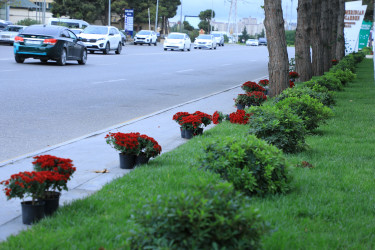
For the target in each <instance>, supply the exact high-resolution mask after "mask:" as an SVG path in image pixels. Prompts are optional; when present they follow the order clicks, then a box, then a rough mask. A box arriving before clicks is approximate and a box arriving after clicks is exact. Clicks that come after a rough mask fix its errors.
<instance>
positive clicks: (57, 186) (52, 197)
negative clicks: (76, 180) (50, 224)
mask: <svg viewBox="0 0 375 250" xmlns="http://www.w3.org/2000/svg"><path fill="white" fill-rule="evenodd" d="M34 160H35V161H33V162H32V164H33V165H34V170H35V171H37V172H41V171H50V172H53V173H58V174H59V175H55V174H49V175H48V177H49V178H48V179H47V180H46V183H45V184H46V185H45V189H44V192H43V194H42V196H41V197H40V198H39V199H40V200H42V201H44V202H45V214H46V215H51V214H53V213H54V212H55V211H56V210H57V209H58V207H59V199H60V195H61V193H60V192H61V191H62V190H68V187H67V182H68V180H70V178H71V176H72V174H73V173H74V172H75V171H76V168H75V167H73V163H72V160H71V159H65V158H60V157H56V156H52V155H39V156H35V157H34Z"/></svg>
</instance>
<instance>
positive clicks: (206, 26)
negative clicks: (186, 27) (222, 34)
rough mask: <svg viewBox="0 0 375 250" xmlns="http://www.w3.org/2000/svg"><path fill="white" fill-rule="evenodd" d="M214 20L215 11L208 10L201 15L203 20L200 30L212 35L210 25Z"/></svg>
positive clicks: (200, 23)
mask: <svg viewBox="0 0 375 250" xmlns="http://www.w3.org/2000/svg"><path fill="white" fill-rule="evenodd" d="M211 16H212V18H214V17H215V11H212V10H211V9H207V10H204V11H201V12H200V13H199V19H200V20H201V21H200V22H199V24H198V27H199V29H203V30H204V31H205V32H206V33H207V34H209V33H210V29H211V28H210V23H211Z"/></svg>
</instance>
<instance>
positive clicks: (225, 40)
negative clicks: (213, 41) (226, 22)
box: [224, 35, 229, 43]
mask: <svg viewBox="0 0 375 250" xmlns="http://www.w3.org/2000/svg"><path fill="white" fill-rule="evenodd" d="M224 42H225V43H228V42H229V38H228V36H227V35H224Z"/></svg>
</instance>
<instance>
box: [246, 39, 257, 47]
mask: <svg viewBox="0 0 375 250" xmlns="http://www.w3.org/2000/svg"><path fill="white" fill-rule="evenodd" d="M258 45H259V41H258V39H247V41H246V46H258Z"/></svg>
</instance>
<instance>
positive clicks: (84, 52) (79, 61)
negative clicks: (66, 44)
mask: <svg viewBox="0 0 375 250" xmlns="http://www.w3.org/2000/svg"><path fill="white" fill-rule="evenodd" d="M86 62H87V51H86V50H85V49H84V50H83V52H82V57H81V60H78V63H79V64H81V65H85V64H86Z"/></svg>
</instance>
